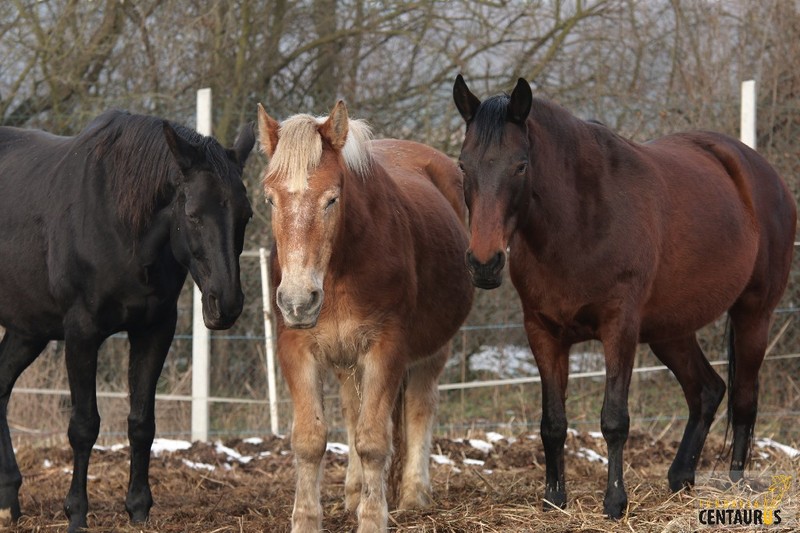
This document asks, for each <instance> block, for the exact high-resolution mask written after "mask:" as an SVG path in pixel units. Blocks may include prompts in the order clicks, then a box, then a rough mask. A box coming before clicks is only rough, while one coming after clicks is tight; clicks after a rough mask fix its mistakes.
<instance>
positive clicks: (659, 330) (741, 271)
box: [640, 242, 757, 342]
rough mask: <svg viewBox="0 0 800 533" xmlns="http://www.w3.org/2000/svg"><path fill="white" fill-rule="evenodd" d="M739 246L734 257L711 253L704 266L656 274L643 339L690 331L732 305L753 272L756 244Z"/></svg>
mask: <svg viewBox="0 0 800 533" xmlns="http://www.w3.org/2000/svg"><path fill="white" fill-rule="evenodd" d="M739 249H740V250H742V251H741V252H740V254H739V255H737V256H735V257H734V256H731V254H725V256H724V257H714V255H713V254H709V257H711V258H713V260H712V261H708V262H707V263H708V266H706V267H705V268H696V269H694V270H693V271H688V272H679V273H670V274H671V275H670V276H667V277H666V279H661V278H657V279H656V280H655V282H654V285H653V290H652V291H651V292H650V298H649V299H648V301H647V302H646V305H645V307H644V313H643V316H642V325H641V334H640V338H641V340H642V342H651V341H656V340H662V339H667V338H675V337H676V336H681V335H688V334H691V333H693V332H695V331H697V330H698V329H700V328H702V327H703V326H705V325H707V324H709V323H711V322H712V321H714V320H715V319H717V318H719V317H720V316H721V315H722V314H723V313H725V312H726V311H727V310H728V309H730V307H731V306H732V305H733V304H734V302H735V301H736V300H737V299H738V298H739V297H740V296H741V294H742V293H743V291H744V290H745V287H747V285H748V282H749V281H750V278H751V276H752V274H753V267H754V262H755V253H756V250H757V244H756V243H755V242H753V243H751V244H748V245H746V246H742V247H741V248H739ZM751 250H752V251H751Z"/></svg>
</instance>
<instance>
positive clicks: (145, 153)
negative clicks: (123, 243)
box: [75, 110, 232, 236]
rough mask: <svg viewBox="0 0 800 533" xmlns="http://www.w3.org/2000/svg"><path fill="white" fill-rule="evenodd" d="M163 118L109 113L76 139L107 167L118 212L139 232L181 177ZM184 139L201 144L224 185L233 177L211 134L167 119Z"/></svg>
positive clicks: (128, 224)
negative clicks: (169, 145)
mask: <svg viewBox="0 0 800 533" xmlns="http://www.w3.org/2000/svg"><path fill="white" fill-rule="evenodd" d="M164 123H165V121H164V120H163V119H160V118H157V117H152V116H147V115H134V114H131V113H128V112H126V111H118V110H113V111H107V112H105V113H103V114H102V115H100V116H98V117H97V118H96V119H95V120H93V121H92V122H91V123H89V125H88V126H87V127H86V128H85V129H84V130H83V131H82V132H81V133H79V134H78V136H77V137H76V139H75V140H76V142H77V143H79V144H86V145H88V148H89V152H90V153H91V154H92V156H93V157H94V159H95V160H96V161H99V162H100V164H101V165H102V166H103V167H104V168H105V171H106V176H105V179H106V180H107V182H108V184H109V190H110V191H111V192H112V194H113V196H114V199H115V202H116V207H117V211H118V216H119V218H120V220H121V221H122V223H123V224H125V225H126V226H127V227H128V229H129V230H130V231H131V232H132V233H133V235H134V236H138V235H140V234H141V233H142V231H144V230H145V229H146V228H147V226H148V223H149V222H150V219H151V218H152V215H153V213H154V212H155V210H156V208H157V207H158V206H159V205H161V204H162V203H164V202H166V201H168V198H169V197H170V195H171V193H172V191H173V187H174V185H175V184H176V183H178V180H179V178H180V172H181V170H180V168H179V167H178V164H177V162H176V161H175V157H174V156H173V154H172V153H171V152H170V150H169V147H168V146H167V143H166V140H165V137H164ZM169 124H170V126H172V128H173V129H174V130H175V133H177V135H178V136H180V137H181V138H182V139H184V140H186V141H188V142H190V143H192V144H194V145H196V146H198V147H200V148H201V149H202V151H203V154H204V157H205V159H206V164H207V165H208V166H209V167H210V168H211V170H212V171H213V172H214V173H215V174H217V175H218V176H221V177H222V179H223V180H225V181H226V183H228V182H230V180H231V179H232V177H231V175H230V174H231V173H230V171H229V168H230V167H229V166H228V164H227V155H226V153H225V149H224V148H223V147H222V146H221V145H220V144H219V142H217V141H216V139H214V138H213V137H206V136H204V135H201V134H199V133H197V132H196V131H194V130H193V129H191V128H187V127H185V126H182V125H180V124H174V123H172V122H169Z"/></svg>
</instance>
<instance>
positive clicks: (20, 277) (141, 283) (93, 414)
mask: <svg viewBox="0 0 800 533" xmlns="http://www.w3.org/2000/svg"><path fill="white" fill-rule="evenodd" d="M254 144H255V131H254V129H253V125H252V124H251V125H248V126H245V127H244V128H243V130H242V132H241V133H240V135H239V137H238V139H237V140H236V142H235V145H234V146H233V148H232V149H227V150H226V149H225V148H223V147H222V146H221V145H220V144H219V143H218V142H217V141H216V140H215V139H213V138H211V137H205V136H202V135H200V134H198V133H197V132H195V131H193V130H190V129H188V128H186V127H183V126H180V125H177V124H171V123H169V122H166V121H164V120H162V119H160V118H156V117H150V116H144V115H133V114H129V113H127V112H122V111H108V112H105V113H103V114H101V115H100V116H98V117H97V118H96V119H94V120H93V121H92V122H91V123H90V124H89V125H88V126H87V127H86V128H85V129H84V130H83V131H82V132H80V133H79V134H78V135H76V136H75V137H59V136H55V135H51V134H49V133H45V132H43V131H36V130H25V129H17V128H10V127H2V128H0V235H1V236H2V238H0V325H2V326H3V327H5V328H6V333H5V336H4V337H3V340H2V343H0V517H2V519H4V520H5V521H6V522H8V521H10V520H14V521H15V520H16V519H17V518H18V517H19V516H20V505H19V496H18V492H19V487H20V485H21V483H22V477H21V474H20V471H19V467H18V466H17V463H16V459H15V457H14V450H13V447H12V442H11V436H10V434H9V428H8V420H7V418H6V413H7V406H8V401H9V396H10V394H11V390H12V388H13V386H14V383H15V381H16V380H17V378H18V377H19V375H20V374H21V373H22V371H23V370H24V369H25V368H27V367H28V366H29V365H30V364H31V363H32V362H33V361H34V359H36V357H37V356H38V355H39V353H40V352H41V351H42V350H43V349H44V347H45V346H46V344H47V342H48V341H49V340H53V339H63V340H64V341H65V357H66V366H67V374H68V378H69V387H70V395H71V399H72V414H71V416H70V421H69V431H68V436H69V442H70V445H71V446H72V450H73V454H74V467H73V474H72V484H71V486H70V489H69V493H68V494H67V497H66V500H65V503H64V511H65V512H66V514H67V516H68V517H69V531H70V532H74V531H77V530H79V529H82V528H85V527H86V526H87V524H86V513H87V510H88V505H89V504H88V498H87V494H86V479H87V470H88V465H89V456H90V454H91V451H92V446H93V445H94V443H95V441H96V440H97V436H98V432H99V428H100V415H99V413H98V410H97V395H96V383H95V378H96V374H97V350H98V348H99V347H100V345H101V344H102V343H103V341H104V340H105V339H106V338H108V337H109V336H110V335H112V334H114V333H116V332H119V331H127V333H128V339H129V341H130V359H129V363H128V380H129V387H130V415H129V417H128V437H129V439H130V445H131V463H130V480H129V485H128V494H127V498H126V500H125V508H126V509H127V512H128V514H129V515H130V518H131V520H132V521H134V522H143V521H145V520H146V519H147V517H148V514H149V511H150V507H151V506H152V503H153V498H152V495H151V492H150V486H149V480H148V470H149V465H150V447H151V445H152V442H153V437H154V434H155V417H154V403H155V392H156V383H157V381H158V377H159V375H160V373H161V369H162V366H163V364H164V359H165V358H166V356H167V352H168V350H169V347H170V343H171V342H172V338H173V335H174V333H175V325H176V320H177V301H178V295H179V293H180V291H181V288H182V287H183V284H184V280H185V279H186V273H187V271H188V272H191V274H192V278H194V280H195V281H196V282H197V284H198V285H199V287H200V290H201V291H202V293H203V299H202V301H203V318H204V321H205V324H206V326H207V327H209V328H211V329H225V328H229V327H230V326H231V325H232V324H233V323H234V321H235V320H236V319H237V318H238V316H239V314H240V313H241V311H242V304H243V299H244V296H243V294H242V289H241V285H240V281H239V254H240V253H241V251H242V246H243V244H244V231H245V225H246V224H247V222H248V220H249V219H250V217H251V213H252V212H251V209H250V203H249V201H248V199H247V194H246V191H245V187H244V184H243V183H242V180H241V175H242V169H243V166H244V163H245V161H246V159H247V156H248V154H249V153H250V150H251V149H252V147H253V145H254Z"/></svg>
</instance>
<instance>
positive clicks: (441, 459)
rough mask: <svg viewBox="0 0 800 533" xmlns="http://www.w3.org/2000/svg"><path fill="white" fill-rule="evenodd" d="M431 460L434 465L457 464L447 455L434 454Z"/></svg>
mask: <svg viewBox="0 0 800 533" xmlns="http://www.w3.org/2000/svg"><path fill="white" fill-rule="evenodd" d="M431 459H432V460H433V462H434V463H436V464H438V465H454V464H455V463H454V462H453V461H452V460H451V459H450V458H449V457H447V456H446V455H441V454H438V453H432V454H431Z"/></svg>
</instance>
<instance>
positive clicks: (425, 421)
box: [258, 101, 474, 531]
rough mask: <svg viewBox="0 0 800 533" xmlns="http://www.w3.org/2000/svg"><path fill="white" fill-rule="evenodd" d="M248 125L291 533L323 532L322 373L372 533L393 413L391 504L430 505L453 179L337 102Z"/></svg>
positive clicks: (455, 189)
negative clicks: (288, 459) (259, 160)
mask: <svg viewBox="0 0 800 533" xmlns="http://www.w3.org/2000/svg"><path fill="white" fill-rule="evenodd" d="M258 125H259V142H260V144H261V148H262V150H263V151H264V152H265V153H266V154H267V155H268V156H269V157H270V162H269V166H268V168H267V169H266V174H265V177H264V189H265V193H266V198H267V200H268V201H269V203H270V204H271V205H272V229H273V233H274V236H275V247H274V249H273V254H272V265H271V268H272V281H273V283H272V287H273V294H272V298H273V306H277V308H278V309H280V313H277V315H278V320H277V323H278V343H277V344H278V357H279V360H280V363H281V368H282V370H283V374H284V377H285V378H286V381H287V383H288V386H289V390H290V392H291V395H292V400H293V404H294V423H293V426H292V449H293V451H294V454H295V460H296V466H297V487H296V494H295V503H294V512H293V514H292V530H293V531H318V530H319V529H320V528H321V525H322V521H321V520H322V507H321V505H320V475H321V460H322V456H323V454H324V453H325V447H326V440H327V439H326V432H327V429H326V423H325V421H324V420H325V419H324V414H323V403H322V373H323V371H324V370H325V369H326V368H332V369H333V370H334V372H335V374H336V376H337V377H338V379H339V382H340V385H341V397H342V408H343V412H344V417H345V420H346V425H347V433H348V443H349V445H350V460H349V463H348V467H347V477H346V481H345V504H346V508H347V510H349V511H353V510H355V511H356V512H357V516H358V521H359V529H358V531H376V530H381V531H384V530H386V527H387V520H388V506H387V498H386V475H387V470H388V465H389V461H390V458H391V456H392V447H393V446H392V428H393V423H392V415H393V412H395V409H401V412H402V415H403V416H402V417H397V420H399V423H398V424H394V426H395V427H394V429H395V431H398V430H400V431H401V434H404V436H405V449H404V450H398V451H400V452H404V453H403V454H402V455H403V456H404V463H403V465H402V472H401V475H400V477H401V479H402V482H401V483H400V486H399V488H396V490H397V493H398V494H399V502H398V506H399V507H400V508H417V507H423V506H426V505H428V504H429V503H430V479H429V475H428V462H429V456H430V446H431V432H432V429H433V421H434V415H435V411H436V406H437V403H438V389H437V381H438V377H439V375H440V373H441V371H442V368H443V367H444V364H445V361H446V353H445V350H443V349H442V348H443V346H444V345H445V344H446V343H447V342H448V341H449V340H450V338H451V337H452V336H453V335H454V334H455V332H456V331H457V330H458V328H459V326H460V325H461V324H462V322H463V321H464V319H465V318H466V316H467V313H468V312H469V309H470V306H471V304H472V294H473V290H474V289H473V287H472V284H471V283H470V278H469V273H468V272H467V268H466V265H465V264H464V253H465V252H466V249H467V233H466V228H465V225H464V222H463V221H464V220H465V217H466V206H465V205H464V198H463V190H462V179H463V178H462V175H461V172H459V170H458V168H457V167H456V165H455V163H453V162H452V161H451V160H450V159H449V158H447V157H446V156H445V155H444V154H442V153H440V152H437V151H436V150H433V149H432V148H429V147H427V146H423V145H421V144H417V143H413V142H409V141H400V140H390V139H385V140H376V141H371V140H370V132H369V128H368V127H367V126H366V124H365V123H363V122H361V121H357V120H349V119H348V115H347V109H346V107H345V105H344V103H343V102H341V101H339V102H338V103H337V104H336V106H335V107H334V108H333V110H332V111H331V114H330V116H329V117H327V118H325V117H321V118H315V117H312V116H310V115H296V116H293V117H291V118H289V119H287V120H285V121H284V122H283V123H282V124H280V125H279V124H278V123H277V122H276V121H275V120H273V119H272V118H271V117H270V116H269V115H267V113H266V112H265V111H264V109H263V108H262V107H261V106H260V105H259V116H258ZM401 392H402V394H401ZM395 414H396V412H395ZM399 426H402V427H399Z"/></svg>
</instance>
